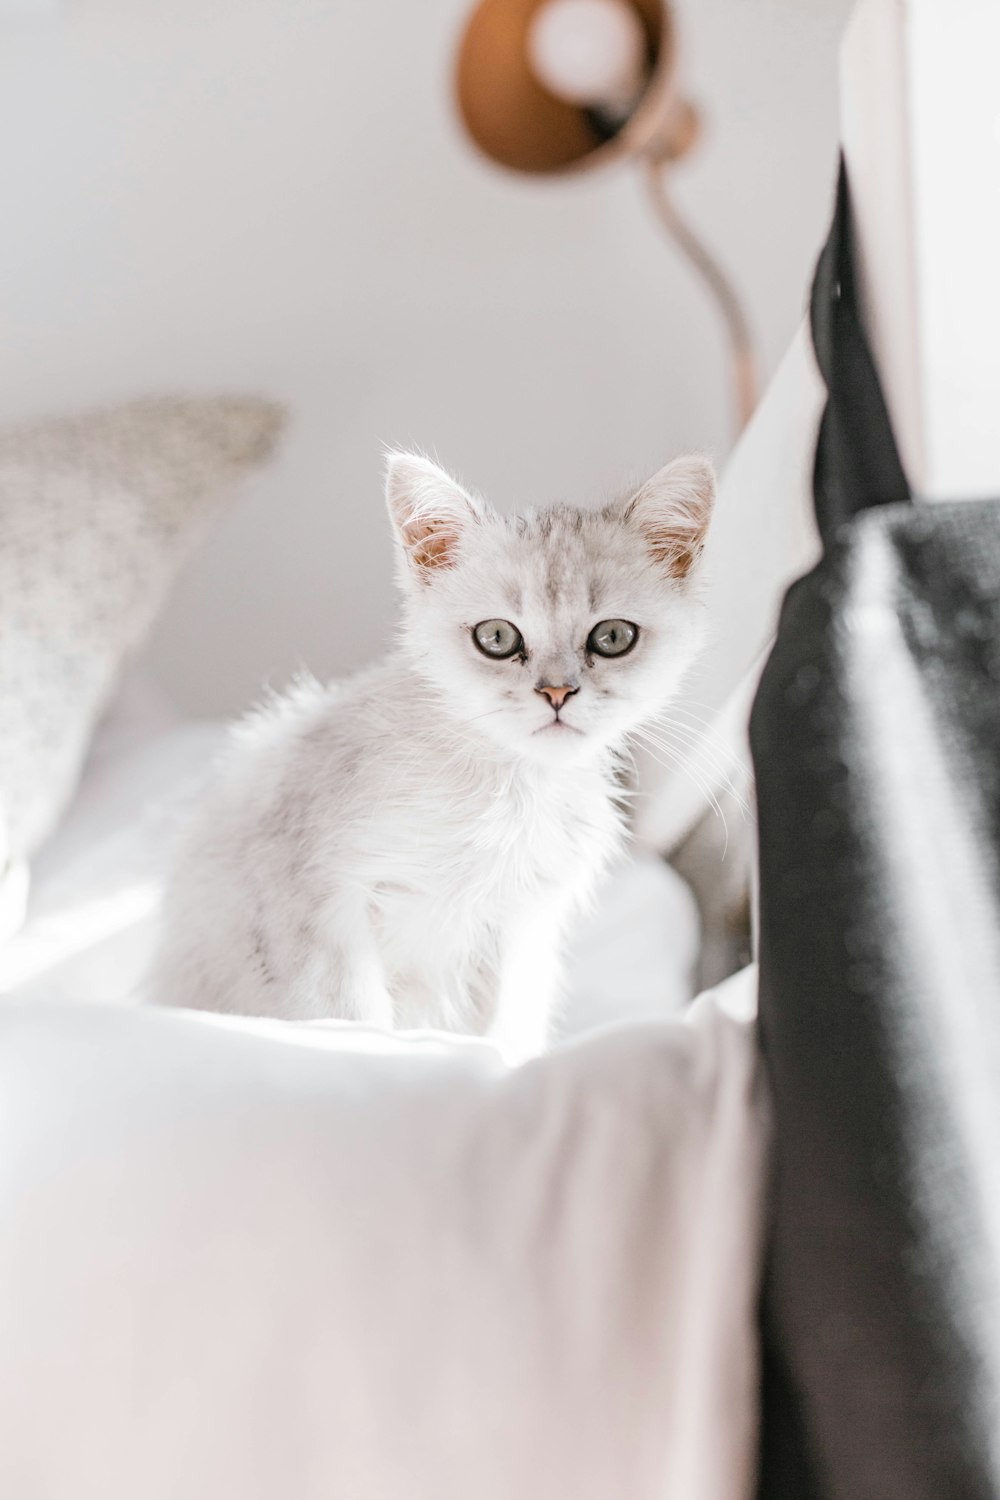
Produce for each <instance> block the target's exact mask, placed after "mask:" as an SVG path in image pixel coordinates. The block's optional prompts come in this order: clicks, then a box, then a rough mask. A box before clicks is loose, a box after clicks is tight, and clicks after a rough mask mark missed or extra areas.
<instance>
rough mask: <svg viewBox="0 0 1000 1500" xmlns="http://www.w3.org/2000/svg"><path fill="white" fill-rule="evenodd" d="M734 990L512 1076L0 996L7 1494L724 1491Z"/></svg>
mask: <svg viewBox="0 0 1000 1500" xmlns="http://www.w3.org/2000/svg"><path fill="white" fill-rule="evenodd" d="M726 988H727V989H728V992H729V998H730V999H733V998H735V1000H737V1001H738V1002H740V1003H741V1004H742V1006H743V1014H742V1015H739V1014H738V1013H735V1012H734V1010H733V1007H732V1006H730V1007H728V1008H727V1007H726V1005H725V1003H724V1002H725V999H726V997H725V995H723V996H722V1000H721V1002H720V998H719V996H718V995H716V996H711V995H710V996H707V997H703V998H702V999H701V1000H699V1001H698V1002H697V1003H696V1005H695V1007H694V1008H693V1010H692V1011H691V1012H690V1014H689V1016H688V1017H687V1018H685V1019H683V1020H676V1021H666V1022H663V1023H658V1024H650V1025H636V1026H628V1027H621V1028H618V1029H612V1030H609V1031H606V1032H604V1033H602V1034H601V1035H598V1036H595V1037H592V1038H591V1039H589V1040H584V1041H581V1042H577V1043H573V1044H570V1045H566V1046H563V1047H559V1048H556V1049H555V1050H554V1051H553V1052H552V1053H551V1054H549V1055H548V1056H546V1057H544V1058H542V1059H539V1060H538V1061H536V1062H533V1063H530V1064H528V1065H526V1066H525V1067H523V1068H521V1069H519V1070H514V1071H509V1070H507V1069H506V1068H505V1067H504V1066H503V1064H502V1063H501V1061H500V1060H499V1058H498V1056H497V1055H496V1053H495V1052H493V1050H492V1049H491V1048H490V1047H489V1046H488V1045H487V1044H485V1043H480V1042H469V1041H459V1040H448V1039H445V1038H443V1037H440V1036H428V1037H424V1038H420V1037H416V1038H406V1037H399V1036H396V1037H393V1036H386V1035H379V1034H377V1033H373V1032H366V1031H364V1030H361V1029H360V1028H358V1027H356V1026H350V1025H346V1024H339V1025H338V1024H336V1023H330V1024H328V1025H326V1026H318V1027H317V1026H303V1025H296V1024H294V1023H280V1022H267V1021H246V1020H240V1019H231V1018H220V1017H213V1016H207V1015H195V1014H193V1013H187V1012H183V1011H160V1010H155V1009H152V1008H127V1007H113V1006H106V1007H100V1006H87V1005H73V1006H65V1005H47V1004H44V1003H42V1004H37V1003H36V1004H32V1005H26V1004H19V1003H15V1002H11V1003H9V1004H5V1005H3V1006H0V1493H2V1494H4V1495H10V1496H12V1497H13V1496H17V1497H19V1500H20V1497H23V1500H28V1497H34V1496H39V1497H42V1496H44V1497H45V1500H137V1497H140V1496H141V1497H142V1500H168V1497H169V1500H176V1497H178V1496H184V1497H185V1500H229V1497H233V1500H236V1497H239V1500H291V1497H294V1500H314V1497H315V1500H320V1497H322V1500H473V1497H474V1500H515V1497H516V1500H569V1497H572V1500H609V1497H612V1496H613V1497H615V1500H743V1497H747V1496H749V1495H750V1493H751V1489H752V1478H751V1476H752V1470H753V1457H754V1452H755V1448H756V1433H755V1408H756V1382H757V1375H756V1349H755V1334H754V1313H755V1299H756V1283H757V1261H758V1227H759V1217H760V1202H761V1179H762V1155H763V1144H764V1140H763V1138H764V1134H765V1127H764V1122H763V1114H762V1106H761V1101H760V1098H759V1094H758V1082H757V1068H756V1055H755V1044H754V1035H753V1024H752V1020H750V1019H749V1018H748V1017H749V1013H750V1011H751V1010H752V1001H753V994H754V989H755V976H754V974H753V972H752V971H746V972H745V973H744V974H743V975H741V976H738V978H737V980H735V981H731V982H730V985H729V986H728V987H726Z"/></svg>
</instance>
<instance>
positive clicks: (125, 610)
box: [0, 397, 283, 925]
mask: <svg viewBox="0 0 1000 1500" xmlns="http://www.w3.org/2000/svg"><path fill="white" fill-rule="evenodd" d="M282 424H283V414H282V411H281V409H280V408H279V407H278V406H276V405H274V404H273V403H271V402H269V401H264V400H261V399H259V398H256V397H207V398H176V399H175V398H162V399H155V400H144V401H136V402H132V403H130V404H129V405H125V406H119V407H116V408H112V409H108V410H104V411H97V412H92V413H89V414H85V415H81V416H76V417H72V418H68V419H63V420H59V421H49V422H41V423H37V424H35V425H32V426H28V427H23V428H21V429H19V430H16V431H10V432H7V433H3V434H0V881H2V880H3V866H4V864H5V863H6V865H7V869H8V879H9V880H12V881H13V882H14V885H15V887H16V886H17V884H18V876H17V870H18V867H19V866H22V865H23V863H24V862H25V861H26V860H27V859H28V858H29V857H30V856H31V855H32V854H33V853H34V851H35V850H36V849H37V848H38V846H39V844H40V843H41V842H42V841H43V839H45V838H46V836H47V835H48V834H49V833H50V832H51V831H52V829H53V828H54V827H55V825H56V823H57V822H58V819H59V817H60V814H61V813H62V811H63V809H64V807H65V806H66V804H67V802H68V801H69V799H70V797H71V796H72V793H73V790H74V788H75V786H76V781H77V777H78V774H79V771H80V767H81V764H82V761H83V758H84V755H85V754H86V750H87V744H88V741H89V738H90V734H91V731H92V729H93V727H94V724H95V721H96V719H97V718H98V716H99V715H100V712H101V710H102V708H103V707H104V705H105V703H106V701H107V699H108V697H109V695H110V693H111V691H112V689H113V687H114V684H115V681H116V678H117V676H118V672H119V669H120V668H121V666H122V664H123V662H124V661H125V659H126V658H127V656H128V655H129V653H130V652H132V651H133V650H135V648H136V647H137V646H138V645H139V644H140V643H141V641H142V640H143V638H144V637H145V635H146V633H147V631H148V630H149V627H150V625H151V624H152V622H153V620H154V618H155V616H156V613H157V610H158V609H159V607H160V605H161V603H162V602H163V599H164V597H165V595H166V592H167V589H168V587H169V585H170V583H171V580H172V579H173V576H174V574H175V572H176V571H177V568H178V566H179V564H180V563H181V561H182V559H183V558H184V557H185V556H186V554H187V553H188V552H189V551H190V550H191V549H192V547H193V546H194V545H195V543H196V542H197V541H198V540H199V539H200V538H201V537H202V535H203V534H204V533H205V531H206V530H207V528H208V526H209V524H210V522H211V521H212V519H213V517H214V516H215V515H216V513H217V512H218V511H219V509H220V508H221V505H222V503H223V501H224V500H225V499H226V498H227V497H228V495H229V493H230V492H231V490H232V488H233V487H234V485H235V484H236V482H237V481H238V480H239V479H240V478H241V477H242V476H243V475H244V474H246V473H247V472H248V471H249V470H251V469H252V468H253V467H254V466H255V465H257V464H259V463H260V462H261V461H262V460H263V459H264V458H266V457H267V455H268V454H269V453H270V451H271V449H272V448H273V446H274V443H275V440H276V438H277V436H278V433H279V431H280V429H281V426H282ZM11 921H12V918H11V917H10V915H9V913H8V917H7V924H6V925H10V923H11Z"/></svg>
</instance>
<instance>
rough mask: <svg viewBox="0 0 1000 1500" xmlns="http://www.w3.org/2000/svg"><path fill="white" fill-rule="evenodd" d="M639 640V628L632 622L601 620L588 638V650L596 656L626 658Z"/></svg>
mask: <svg viewBox="0 0 1000 1500" xmlns="http://www.w3.org/2000/svg"><path fill="white" fill-rule="evenodd" d="M638 639H639V627H638V625H633V624H632V622H631V620H601V622H600V624H598V625H595V626H594V628H593V630H592V631H591V632H590V634H589V635H588V637H587V650H588V651H589V652H591V653H592V655H594V656H624V655H625V653H626V651H631V649H632V647H633V646H634V645H635V643H636V641H637V640H638Z"/></svg>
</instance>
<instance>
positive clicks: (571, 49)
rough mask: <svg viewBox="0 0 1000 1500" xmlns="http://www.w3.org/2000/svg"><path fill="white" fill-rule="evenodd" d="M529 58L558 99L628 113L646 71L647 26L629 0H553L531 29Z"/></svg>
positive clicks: (538, 74) (533, 69)
mask: <svg viewBox="0 0 1000 1500" xmlns="http://www.w3.org/2000/svg"><path fill="white" fill-rule="evenodd" d="M527 42H528V59H529V62H530V64H531V69H532V72H533V73H534V75H535V77H536V78H537V79H538V81H539V83H541V84H542V86H543V87H544V88H546V89H547V90H548V91H549V93H550V94H554V95H555V97H556V98H557V99H562V100H564V101H565V102H566V103H567V104H576V105H582V106H584V107H589V108H593V109H598V110H602V111H607V112H608V113H609V114H614V115H618V116H620V117H625V116H627V115H628V114H630V113H631V110H632V108H633V107H634V105H635V104H636V102H637V100H638V98H639V95H640V94H641V93H642V89H643V84H644V82H645V77H646V68H647V63H646V46H647V43H646V32H645V29H644V27H643V24H642V22H641V20H640V19H639V17H638V15H637V14H636V12H635V11H634V10H633V8H632V7H631V6H630V5H629V4H628V3H627V0H548V3H547V4H546V5H543V6H541V7H540V8H539V9H538V10H537V11H536V12H535V15H534V18H533V19H532V22H531V25H530V27H529V29H528V38H527Z"/></svg>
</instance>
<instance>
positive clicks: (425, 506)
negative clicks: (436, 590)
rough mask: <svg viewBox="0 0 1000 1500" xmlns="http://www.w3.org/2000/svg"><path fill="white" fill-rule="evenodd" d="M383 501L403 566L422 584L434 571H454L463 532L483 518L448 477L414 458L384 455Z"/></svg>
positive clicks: (464, 493)
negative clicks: (400, 545)
mask: <svg viewBox="0 0 1000 1500" xmlns="http://www.w3.org/2000/svg"><path fill="white" fill-rule="evenodd" d="M385 501H386V505H387V506H388V507H389V517H390V519H391V521H392V524H393V528H394V530H395V532H396V536H397V537H398V538H399V541H400V543H401V544H402V547H403V552H404V554H405V556H406V560H407V562H408V563H409V564H410V566H411V567H412V568H413V569H414V571H415V573H416V574H417V576H418V577H419V578H420V580H421V582H423V583H427V582H429V581H430V577H431V575H432V573H434V572H435V571H437V570H438V569H440V568H451V567H454V565H455V551H456V548H457V545H458V541H459V539H460V537H461V535H462V532H463V531H464V530H465V528H466V527H467V526H470V525H473V524H474V523H476V522H477V521H480V520H482V514H483V513H482V509H481V507H480V506H479V504H478V502H477V501H476V500H474V499H473V497H472V496H471V495H470V494H467V492H466V491H465V490H463V488H462V486H461V485H460V484H459V483H458V482H457V481H456V480H454V479H452V477H451V475H450V474H446V473H445V471H444V469H441V468H439V467H438V465H437V464H435V463H431V461H430V459H429V458H421V457H420V456H419V455H418V454H416V453H390V454H389V455H388V457H387V459H386V466H385Z"/></svg>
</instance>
